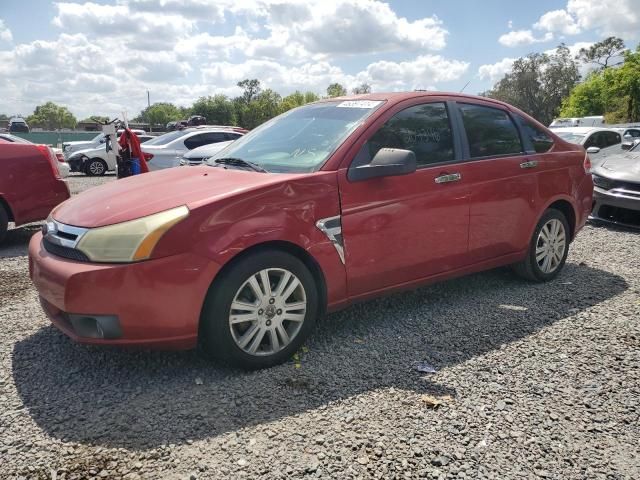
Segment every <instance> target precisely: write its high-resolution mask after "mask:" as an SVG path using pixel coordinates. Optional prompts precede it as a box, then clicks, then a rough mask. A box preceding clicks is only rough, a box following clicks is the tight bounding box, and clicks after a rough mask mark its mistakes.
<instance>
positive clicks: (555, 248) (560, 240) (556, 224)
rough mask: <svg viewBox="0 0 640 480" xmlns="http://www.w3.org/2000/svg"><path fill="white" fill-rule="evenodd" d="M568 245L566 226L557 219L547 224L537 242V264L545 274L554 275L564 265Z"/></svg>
mask: <svg viewBox="0 0 640 480" xmlns="http://www.w3.org/2000/svg"><path fill="white" fill-rule="evenodd" d="M566 245H567V235H566V232H565V228H564V225H563V224H562V222H561V221H560V220H558V219H556V218H552V219H551V220H549V221H548V222H547V223H545V224H544V225H543V226H542V228H541V229H540V233H538V238H537V240H536V263H537V264H538V267H539V268H540V270H541V271H542V272H543V273H553V272H555V271H556V270H557V268H558V267H559V266H560V264H561V263H562V259H563V258H564V254H565V249H566Z"/></svg>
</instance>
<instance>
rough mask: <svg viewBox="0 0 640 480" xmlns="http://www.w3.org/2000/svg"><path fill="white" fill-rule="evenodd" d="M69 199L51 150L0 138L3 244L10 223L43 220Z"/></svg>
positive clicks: (1, 230)
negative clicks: (54, 208)
mask: <svg viewBox="0 0 640 480" xmlns="http://www.w3.org/2000/svg"><path fill="white" fill-rule="evenodd" d="M67 198H69V188H68V187H67V184H66V182H65V181H64V180H62V178H61V175H60V171H59V169H58V159H57V158H56V155H55V153H54V152H53V150H52V149H51V148H49V147H47V146H46V145H35V144H33V143H16V142H10V141H6V140H2V139H0V243H2V240H3V239H4V237H5V235H6V233H7V227H8V223H9V222H15V224H16V225H20V224H23V223H29V222H35V221H37V220H44V219H45V218H47V215H49V212H51V210H52V209H53V207H55V206H56V205H58V204H59V203H61V202H63V201H64V200H66V199H67Z"/></svg>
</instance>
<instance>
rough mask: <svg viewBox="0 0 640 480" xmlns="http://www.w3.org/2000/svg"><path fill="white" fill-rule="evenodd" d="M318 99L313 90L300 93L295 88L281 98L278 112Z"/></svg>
mask: <svg viewBox="0 0 640 480" xmlns="http://www.w3.org/2000/svg"><path fill="white" fill-rule="evenodd" d="M318 100H320V97H319V96H318V95H317V94H315V93H313V92H305V93H302V92H300V91H298V90H296V91H295V92H293V93H292V94H291V95H287V96H286V97H284V98H283V99H282V102H281V103H280V113H282V112H286V111H287V110H291V109H292V108H296V107H300V106H302V105H306V104H307V103H311V102H317V101H318Z"/></svg>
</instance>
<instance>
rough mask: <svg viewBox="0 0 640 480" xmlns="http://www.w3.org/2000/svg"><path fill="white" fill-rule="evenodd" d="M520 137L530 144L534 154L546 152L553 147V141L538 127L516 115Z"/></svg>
mask: <svg viewBox="0 0 640 480" xmlns="http://www.w3.org/2000/svg"><path fill="white" fill-rule="evenodd" d="M516 118H517V119H518V123H520V129H521V131H522V135H523V136H524V137H525V138H526V139H528V140H529V141H530V142H531V145H532V146H533V149H534V150H535V151H536V153H544V152H548V151H549V150H550V149H551V147H553V139H552V138H551V137H550V136H549V135H548V134H547V132H545V131H544V130H543V129H541V128H540V127H538V126H536V125H535V124H533V123H531V122H530V121H529V120H527V119H526V118H523V117H521V116H520V115H516Z"/></svg>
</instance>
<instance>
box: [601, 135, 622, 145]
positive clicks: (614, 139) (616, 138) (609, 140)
mask: <svg viewBox="0 0 640 480" xmlns="http://www.w3.org/2000/svg"><path fill="white" fill-rule="evenodd" d="M604 134H605V136H604V138H605V143H606V144H607V145H606V146H607V147H610V146H612V145H617V144H618V143H620V142H622V137H621V136H620V134H619V133H616V132H604Z"/></svg>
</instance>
